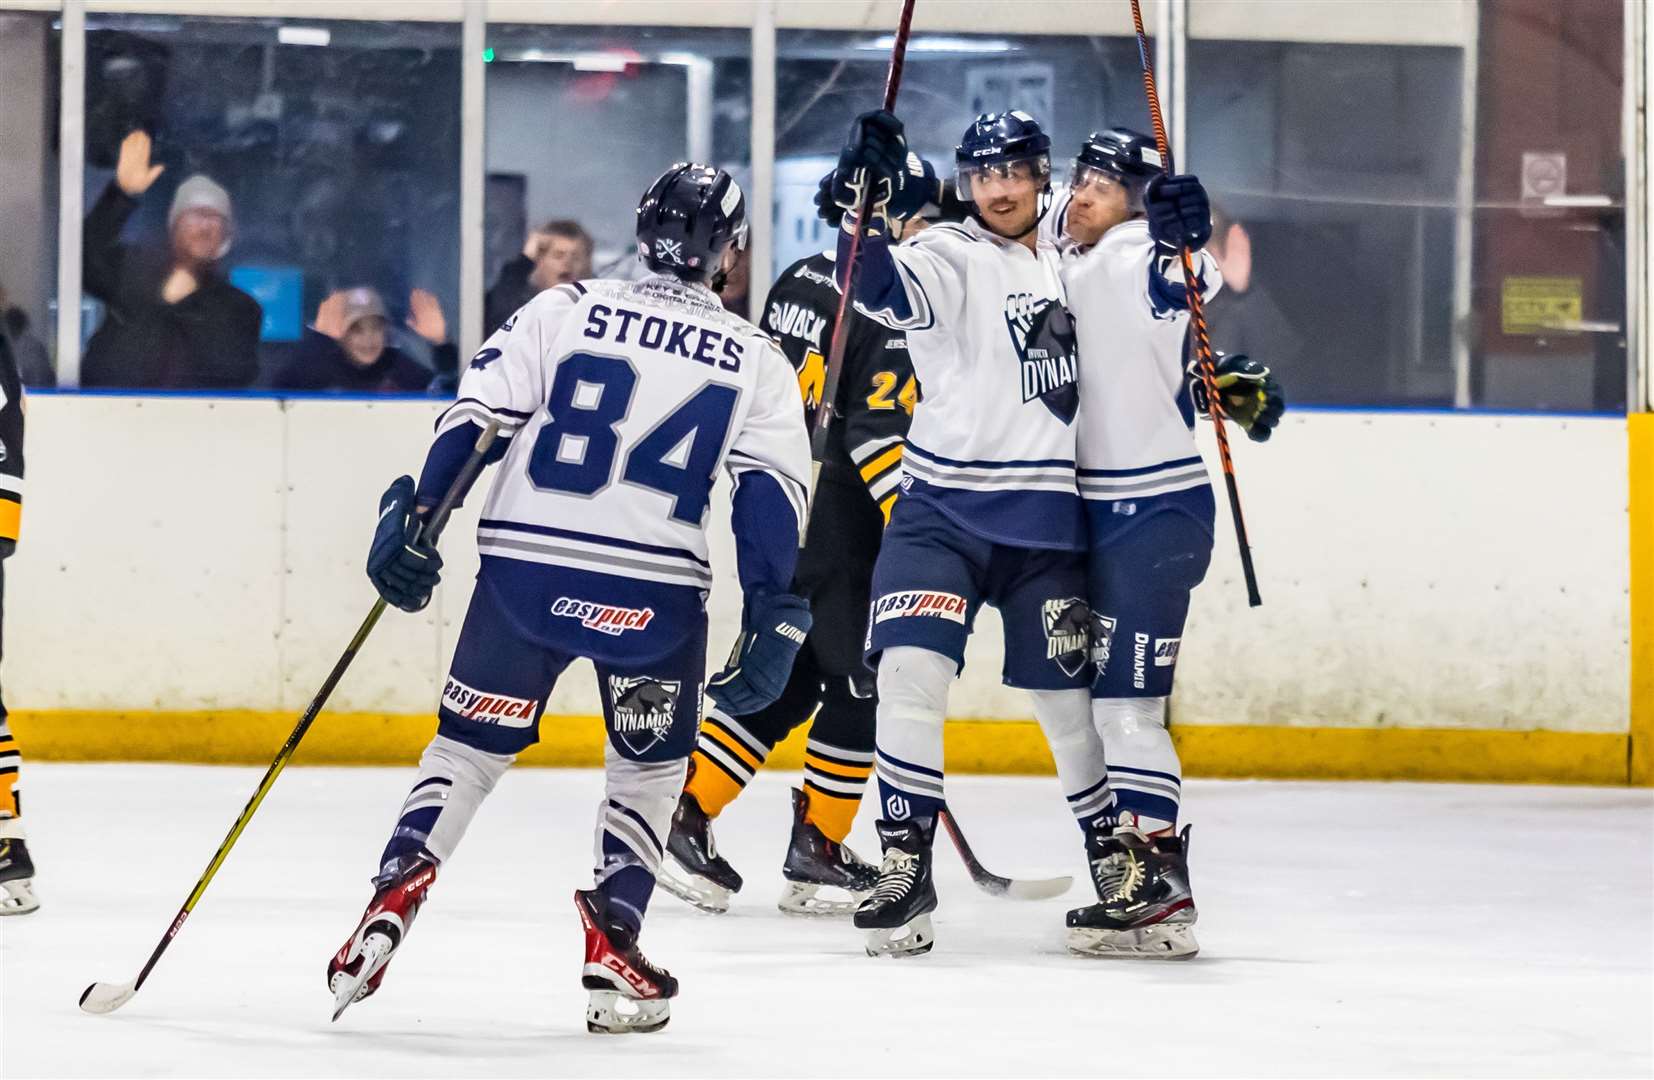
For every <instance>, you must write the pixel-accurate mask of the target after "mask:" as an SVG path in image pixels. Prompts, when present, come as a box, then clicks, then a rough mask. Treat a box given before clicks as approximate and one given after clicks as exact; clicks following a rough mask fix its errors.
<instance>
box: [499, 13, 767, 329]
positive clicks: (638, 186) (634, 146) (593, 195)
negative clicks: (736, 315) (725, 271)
mask: <svg viewBox="0 0 1654 1080" xmlns="http://www.w3.org/2000/svg"><path fill="white" fill-rule="evenodd" d="M483 55H484V57H485V58H486V59H487V60H488V76H487V80H488V82H487V86H488V93H487V98H488V121H487V124H488V126H487V161H488V182H487V203H486V220H487V240H486V255H485V258H484V262H485V270H484V273H485V274H486V275H487V277H488V290H489V292H488V301H487V304H486V305H485V323H486V327H487V329H488V330H492V329H493V328H494V327H496V326H498V325H499V324H500V323H501V322H503V321H504V320H505V319H506V318H508V317H509V316H510V314H511V313H512V312H513V311H515V310H516V309H517V308H518V307H520V306H521V305H522V304H523V303H525V302H527V300H528V299H529V298H530V297H532V296H533V295H534V294H535V293H536V292H538V291H539V290H540V289H542V288H545V287H548V286H550V285H555V284H557V283H558V281H561V280H571V279H575V278H579V277H584V276H589V275H591V274H593V273H596V274H598V275H600V276H609V277H626V276H630V275H633V274H638V273H642V272H643V269H642V265H641V264H640V263H639V262H638V260H637V247H636V240H635V220H636V217H635V215H636V210H637V204H638V200H639V198H640V197H641V196H642V195H643V193H644V191H645V190H646V189H647V188H648V186H649V184H650V183H651V182H652V181H653V180H654V179H655V177H657V176H659V175H660V173H661V172H663V171H664V170H665V169H666V167H667V166H668V165H670V164H672V163H673V162H676V161H683V160H686V159H688V160H695V161H700V162H703V163H705V164H709V165H715V166H718V167H720V168H723V169H727V170H729V172H730V173H731V174H732V175H733V176H734V177H735V179H736V180H737V182H739V183H740V184H741V185H742V187H743V188H748V187H750V180H751V174H752V167H751V123H752V121H751V106H750V101H749V96H750V93H751V87H752V60H751V57H752V48H751V35H750V34H749V33H748V32H746V31H744V30H694V29H660V28H651V27H631V26H628V27H619V28H615V29H608V28H604V27H570V26H537V25H512V24H491V25H490V26H489V27H488V49H487V51H486V52H485V53H484V54H483ZM746 293H747V276H746V274H745V272H744V268H738V269H737V270H736V272H734V273H732V274H731V275H730V279H729V281H728V283H727V284H726V286H725V288H724V292H723V297H724V300H725V304H726V306H729V307H731V308H732V309H733V310H737V311H740V312H742V313H743V314H745V311H746Z"/></svg>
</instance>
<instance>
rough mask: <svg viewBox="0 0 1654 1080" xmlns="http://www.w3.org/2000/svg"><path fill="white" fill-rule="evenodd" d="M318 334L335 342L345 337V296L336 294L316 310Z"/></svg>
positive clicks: (339, 293)
mask: <svg viewBox="0 0 1654 1080" xmlns="http://www.w3.org/2000/svg"><path fill="white" fill-rule="evenodd" d="M314 325H315V328H316V332H317V333H318V334H326V335H327V336H328V337H330V338H332V339H333V340H334V341H338V340H339V339H340V338H342V337H344V336H345V294H344V293H342V292H335V293H333V294H331V295H330V296H329V297H328V298H327V299H326V300H323V301H322V304H321V306H320V307H318V308H317V309H316V322H315V324H314Z"/></svg>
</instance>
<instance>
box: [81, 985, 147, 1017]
mask: <svg viewBox="0 0 1654 1080" xmlns="http://www.w3.org/2000/svg"><path fill="white" fill-rule="evenodd" d="M137 992H138V987H137V984H136V983H101V982H95V983H93V984H92V985H91V986H88V987H87V988H86V989H85V990H84V991H82V992H81V995H80V1007H81V1008H82V1009H84V1010H85V1011H86V1012H89V1013H92V1014H94V1015H97V1016H103V1015H104V1014H105V1013H112V1012H114V1011H115V1010H116V1009H118V1008H120V1007H121V1006H122V1005H125V1004H126V1003H127V1002H129V1001H131V1000H132V995H133V994H136V993H137Z"/></svg>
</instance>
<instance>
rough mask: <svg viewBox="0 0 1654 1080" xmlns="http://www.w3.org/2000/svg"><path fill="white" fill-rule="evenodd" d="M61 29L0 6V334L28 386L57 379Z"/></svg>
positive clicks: (45, 18)
mask: <svg viewBox="0 0 1654 1080" xmlns="http://www.w3.org/2000/svg"><path fill="white" fill-rule="evenodd" d="M59 71H60V66H59V41H58V31H57V29H56V28H55V26H54V20H53V18H52V16H51V15H49V14H45V13H41V12H0V102H4V107H3V108H0V147H4V151H3V152H0V333H3V334H5V335H6V337H7V339H8V341H9V342H10V344H11V350H12V354H13V356H14V357H15V358H16V360H17V364H18V368H19V370H20V372H21V374H22V376H23V384H24V385H25V386H33V387H43V386H53V385H56V382H57V375H56V372H55V369H54V366H53V357H54V356H55V353H56V348H55V337H56V313H57V170H58V158H57V131H56V124H57V102H58V85H59V81H60V80H59Z"/></svg>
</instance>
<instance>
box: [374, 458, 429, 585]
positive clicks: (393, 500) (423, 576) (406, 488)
mask: <svg viewBox="0 0 1654 1080" xmlns="http://www.w3.org/2000/svg"><path fill="white" fill-rule="evenodd" d="M420 524H421V522H420V519H419V515H418V514H417V513H415V512H414V479H413V477H411V476H399V477H397V478H396V480H395V482H393V483H392V484H391V486H390V487H388V488H386V489H385V494H384V495H382V496H380V498H379V525H378V527H377V528H375V529H374V530H373V547H371V548H369V549H368V580H369V581H371V582H373V587H374V588H375V589H378V590H379V595H380V596H383V597H384V598H385V603H387V604H390V605H391V606H393V607H398V608H401V609H402V610H403V611H419V610H420V609H422V608H423V607H424V606H425V605H426V604H429V603H430V602H431V590H432V589H435V588H436V586H437V582H438V581H440V580H442V556H441V555H438V554H437V551H436V548H434V547H432V546H431V545H429V544H425V543H420V542H418V541H417V537H418V535H419V527H420Z"/></svg>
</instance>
